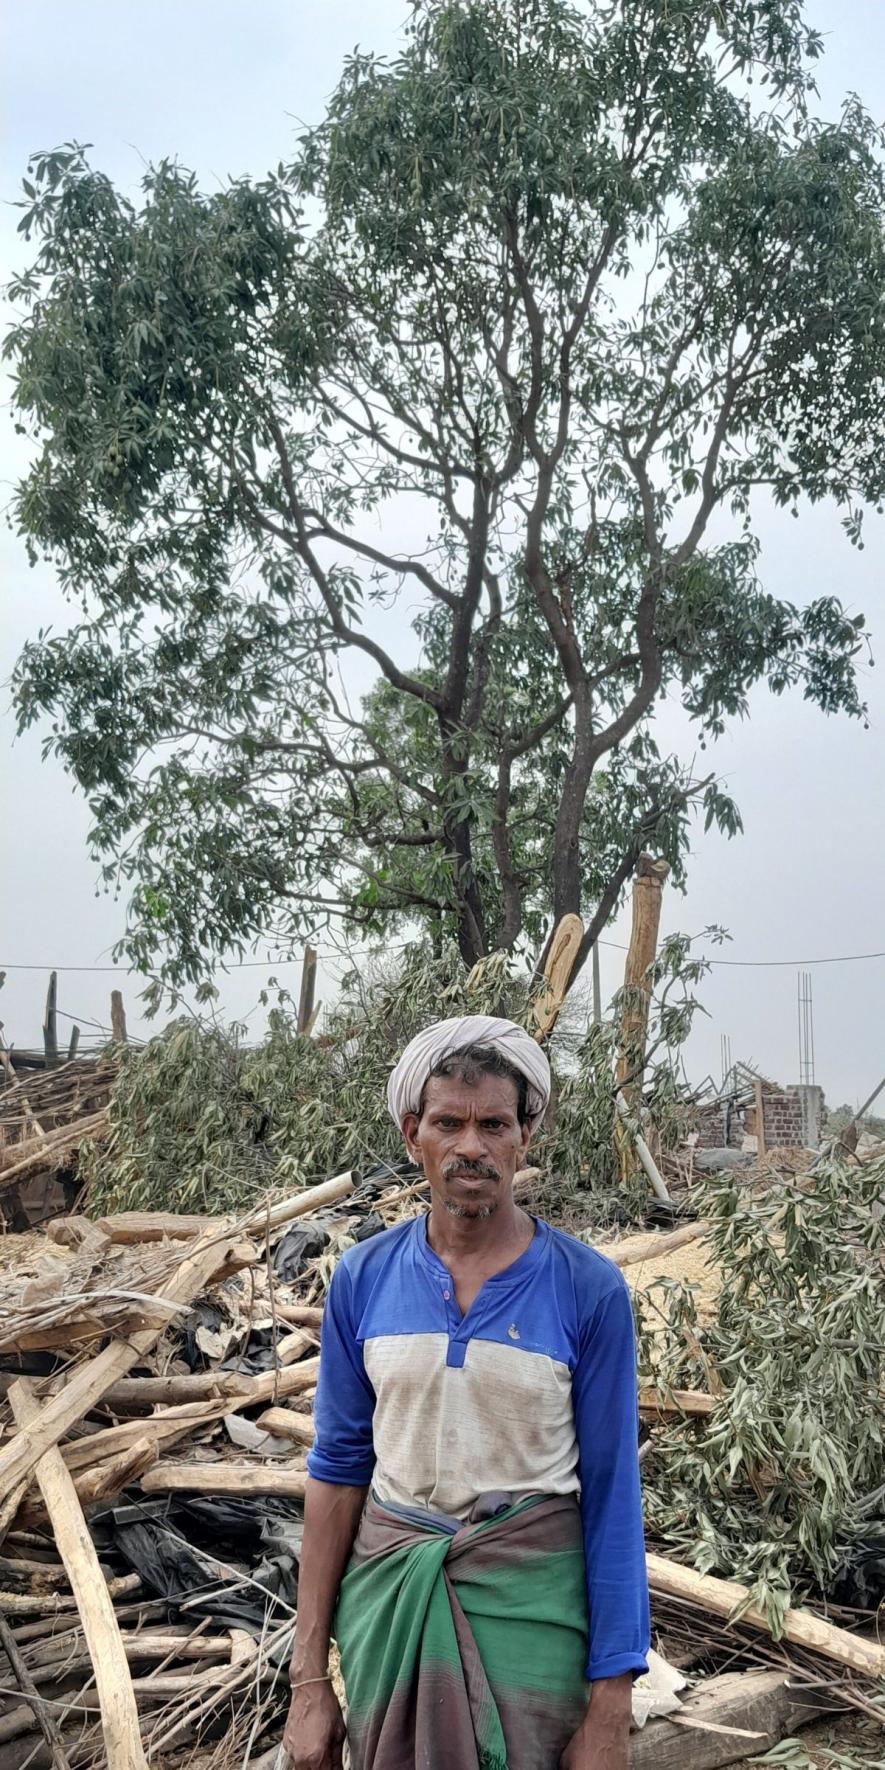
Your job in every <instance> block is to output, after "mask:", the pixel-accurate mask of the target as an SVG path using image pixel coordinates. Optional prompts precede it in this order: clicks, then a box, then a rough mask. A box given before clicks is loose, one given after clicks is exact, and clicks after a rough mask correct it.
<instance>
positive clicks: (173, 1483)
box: [141, 1462, 885, 1651]
mask: <svg viewBox="0 0 885 1770" xmlns="http://www.w3.org/2000/svg"><path fill="white" fill-rule="evenodd" d="M141 1486H142V1492H143V1493H236V1494H244V1493H271V1494H278V1495H280V1496H283V1497H285V1498H287V1499H292V1500H303V1498H304V1495H305V1492H306V1489H307V1470H306V1469H277V1468H271V1467H270V1465H266V1466H265V1465H263V1464H259V1465H258V1467H257V1468H256V1466H255V1464H254V1463H222V1462H218V1463H155V1464H154V1467H153V1468H152V1469H149V1470H148V1472H147V1474H146V1475H144V1476H143V1477H142V1482H141ZM883 1651H885V1650H883Z"/></svg>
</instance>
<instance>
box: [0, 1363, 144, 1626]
mask: <svg viewBox="0 0 885 1770" xmlns="http://www.w3.org/2000/svg"><path fill="white" fill-rule="evenodd" d="M22 1381H24V1378H22ZM107 1584H108V1593H109V1595H110V1597H111V1598H122V1597H126V1596H128V1594H129V1593H130V1592H138V1591H140V1589H141V1575H140V1574H137V1573H122V1574H121V1575H120V1577H119V1579H109V1580H108V1583H107ZM76 1608H77V1601H76V1599H75V1598H72V1597H69V1596H68V1595H67V1593H65V1595H64V1596H63V1597H60V1596H59V1594H58V1593H57V1592H49V1593H47V1592H0V1611H2V1612H4V1613H5V1614H6V1615H7V1616H32V1615H33V1613H34V1611H35V1610H39V1611H42V1612H43V1615H44V1617H45V1618H49V1619H51V1618H52V1617H53V1616H68V1615H69V1614H70V1612H71V1611H72V1610H76ZM45 1626H46V1624H45V1621H41V1622H39V1623H38V1624H37V1628H36V1633H37V1634H38V1635H39V1634H42V1633H43V1632H44V1630H45ZM19 1639H20V1640H21V1639H22V1634H21V1631H19Z"/></svg>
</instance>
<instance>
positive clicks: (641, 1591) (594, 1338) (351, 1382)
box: [285, 1015, 648, 1770]
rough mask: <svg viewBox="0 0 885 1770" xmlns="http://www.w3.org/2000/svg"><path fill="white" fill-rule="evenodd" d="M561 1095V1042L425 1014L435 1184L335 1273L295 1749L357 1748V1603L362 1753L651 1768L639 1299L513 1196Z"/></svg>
mask: <svg viewBox="0 0 885 1770" xmlns="http://www.w3.org/2000/svg"><path fill="white" fill-rule="evenodd" d="M549 1095H550V1072H549V1067H548V1064H547V1060H546V1058H545V1057H544V1055H543V1053H542V1052H541V1051H540V1049H539V1047H538V1046H537V1044H536V1043H535V1042H534V1041H533V1040H532V1039H531V1038H529V1036H528V1035H527V1034H526V1033H525V1032H524V1031H523V1030H522V1029H521V1028H520V1027H517V1026H515V1025H514V1024H513V1022H511V1021H508V1020H499V1019H493V1018H490V1017H487V1016H484V1015H470V1016H467V1017H465V1018H464V1019H460V1020H448V1021H443V1022H441V1023H440V1024H439V1025H437V1026H433V1027H430V1028H428V1029H427V1031H426V1032H424V1033H421V1034H419V1036H418V1037H417V1038H416V1039H413V1041H412V1043H411V1044H410V1045H409V1046H408V1047H407V1049H406V1051H405V1052H404V1053H403V1056H402V1058H401V1060H400V1062H399V1063H398V1065H397V1067H396V1069H395V1070H394V1071H393V1074H392V1076H391V1078H390V1083H389V1087H388V1100H389V1104H390V1109H391V1112H392V1114H393V1116H394V1118H395V1119H396V1122H397V1124H399V1125H400V1126H401V1128H402V1132H403V1135H404V1138H405V1142H406V1147H407V1149H408V1151H409V1155H410V1156H411V1157H412V1159H413V1160H414V1161H416V1162H418V1163H419V1164H420V1165H421V1166H422V1167H423V1169H424V1173H425V1175H426V1178H427V1180H428V1182H429V1185H430V1194H431V1205H430V1212H429V1215H427V1216H421V1217H418V1218H416V1219H414V1220H412V1221H410V1222H407V1223H403V1224H399V1225H397V1227H396V1228H394V1229H391V1230H388V1231H387V1232H386V1233H385V1234H383V1235H378V1236H375V1237H374V1238H373V1239H371V1240H370V1241H367V1242H363V1243H362V1244H361V1245H360V1246H359V1247H356V1248H352V1249H350V1250H349V1251H348V1252H347V1253H346V1254H345V1255H344V1258H343V1259H342V1261H341V1262H340V1264H339V1266H338V1268H337V1271H336V1273H335V1276H334V1278H333V1280H332V1284H331V1286H330V1289H329V1296H328V1300H327V1303H326V1309H325V1314H324V1318H323V1332H322V1349H321V1355H320V1376H319V1385H318V1391H317V1402H316V1441H315V1444H314V1447H313V1449H312V1451H311V1453H310V1457H309V1459H308V1471H309V1480H308V1487H307V1498H306V1502H305V1517H304V1544H303V1551H302V1560H301V1569H300V1581H299V1592H298V1626H297V1632H296V1640H295V1647H294V1651H293V1656H292V1665H291V1680H292V1705H291V1709H290V1712H289V1717H288V1720H287V1723H286V1732H285V1745H286V1749H287V1750H288V1752H289V1755H290V1757H291V1759H292V1760H293V1763H294V1765H295V1766H296V1770H338V1767H339V1766H340V1765H341V1762H342V1757H341V1753H342V1744H343V1740H344V1737H345V1727H344V1721H343V1718H342V1715H341V1711H340V1708H339V1706H338V1702H337V1700H336V1697H335V1694H334V1691H333V1688H332V1684H331V1681H330V1679H329V1677H328V1653H329V1642H330V1637H331V1633H332V1627H333V1618H334V1629H335V1636H336V1639H337V1642H338V1646H339V1650H340V1654H341V1669H342V1674H343V1677H344V1684H345V1689H346V1692H347V1710H348V1720H347V1736H348V1739H349V1745H350V1752H351V1761H352V1764H353V1766H354V1770H417V1767H420V1770H556V1767H557V1766H558V1765H560V1764H561V1765H562V1767H563V1770H626V1764H627V1736H628V1730H629V1723H630V1689H631V1684H632V1680H633V1678H634V1676H635V1675H636V1674H637V1673H640V1672H642V1671H644V1670H645V1654H646V1651H647V1648H648V1591H647V1586H646V1578H645V1557H644V1549H643V1539H642V1517H641V1508H640V1493H639V1466H638V1453H637V1401H636V1374H635V1363H634V1348H633V1329H632V1315H631V1309H630V1300H629V1295H628V1292H627V1287H626V1285H625V1283H624V1281H623V1278H622V1277H621V1274H620V1273H619V1272H618V1270H617V1268H616V1267H614V1266H612V1265H611V1264H610V1263H609V1262H608V1261H607V1260H605V1259H603V1258H602V1256H601V1255H599V1254H597V1253H595V1252H594V1251H593V1250H592V1249H591V1248H588V1247H586V1246H584V1245H583V1243H581V1242H578V1241H575V1240H573V1238H572V1237H571V1236H568V1235H565V1234H563V1233H561V1232H560V1231H559V1230H556V1229H553V1228H551V1227H550V1226H549V1225H548V1224H546V1223H544V1222H541V1221H540V1220H537V1219H535V1218H533V1217H530V1216H529V1215H528V1214H527V1212H525V1211H523V1210H521V1209H520V1207H519V1206H518V1205H517V1204H516V1203H515V1201H514V1198H513V1178H514V1174H515V1173H516V1170H517V1168H518V1167H519V1166H520V1165H521V1164H522V1161H523V1158H524V1156H525V1152H526V1148H527V1145H528V1142H529V1138H530V1136H531V1132H532V1130H533V1128H535V1127H536V1126H537V1125H538V1124H539V1123H540V1121H541V1119H542V1117H543V1114H544V1111H545V1109H546V1106H547V1102H548V1099H549ZM336 1603H337V1613H336ZM588 1685H589V1692H588ZM588 1696H589V1700H588Z"/></svg>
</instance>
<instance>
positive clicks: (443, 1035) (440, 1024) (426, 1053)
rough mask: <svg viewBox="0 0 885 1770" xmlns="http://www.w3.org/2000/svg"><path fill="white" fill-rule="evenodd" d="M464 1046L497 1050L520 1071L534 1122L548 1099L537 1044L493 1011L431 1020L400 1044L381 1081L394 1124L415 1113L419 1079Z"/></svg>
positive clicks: (546, 1073) (546, 1066)
mask: <svg viewBox="0 0 885 1770" xmlns="http://www.w3.org/2000/svg"><path fill="white" fill-rule="evenodd" d="M470 1045H485V1046H486V1047H488V1048H489V1049H490V1050H492V1051H497V1052H498V1054H499V1056H501V1057H503V1058H504V1059H505V1060H506V1062H507V1063H509V1064H510V1065H511V1067H512V1068H513V1069H515V1070H516V1071H517V1073H518V1074H519V1075H522V1076H525V1079H526V1082H527V1084H528V1090H527V1095H526V1111H527V1113H528V1116H529V1118H530V1119H531V1120H532V1122H533V1124H538V1123H539V1122H540V1120H541V1119H542V1118H543V1116H544V1113H545V1111H546V1109H547V1102H548V1100H549V1099H550V1065H549V1063H548V1062H547V1059H546V1057H545V1056H544V1053H543V1051H542V1050H541V1047H540V1045H537V1044H536V1043H535V1040H534V1039H532V1038H530V1037H529V1035H528V1033H527V1032H525V1030H524V1029H523V1027H521V1026H516V1025H515V1023H514V1022H513V1021H512V1020H499V1019H497V1018H496V1017H495V1015H493V1014H465V1015H463V1016H462V1017H461V1018H460V1019H458V1020H438V1021H436V1023H435V1025H433V1026H428V1027H425V1029H424V1031H423V1032H420V1033H418V1034H417V1036H416V1037H415V1038H414V1039H412V1040H411V1042H410V1043H409V1044H408V1045H407V1046H406V1048H405V1050H404V1052H403V1054H402V1056H401V1058H400V1060H399V1063H398V1064H397V1066H396V1068H395V1069H394V1070H393V1071H392V1072H391V1075H390V1079H389V1081H388V1083H387V1104H388V1106H389V1108H390V1113H391V1117H392V1118H393V1119H395V1121H396V1123H397V1124H398V1125H401V1124H402V1122H403V1119H404V1118H405V1115H406V1113H407V1112H420V1110H421V1096H422V1094H423V1093H424V1084H425V1082H426V1081H427V1077H428V1076H429V1074H430V1072H431V1070H432V1069H434V1068H435V1066H436V1065H437V1064H438V1063H439V1062H440V1060H441V1059H442V1058H444V1057H452V1056H454V1055H455V1053H456V1052H458V1051H465V1050H466V1049H467V1047H468V1046H470Z"/></svg>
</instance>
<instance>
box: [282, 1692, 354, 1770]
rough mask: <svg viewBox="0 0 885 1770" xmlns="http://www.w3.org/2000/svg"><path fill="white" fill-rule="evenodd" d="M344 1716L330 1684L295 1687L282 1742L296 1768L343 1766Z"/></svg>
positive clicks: (326, 1769) (337, 1768) (334, 1769)
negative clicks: (296, 1688) (298, 1688)
mask: <svg viewBox="0 0 885 1770" xmlns="http://www.w3.org/2000/svg"><path fill="white" fill-rule="evenodd" d="M344 1739H345V1727H344V1716H343V1715H342V1713H341V1705H340V1703H339V1701H338V1698H337V1696H336V1695H335V1692H334V1690H333V1689H332V1686H331V1684H330V1683H329V1682H328V1681H326V1680H324V1681H323V1682H322V1683H320V1684H303V1685H302V1686H301V1688H300V1690H293V1691H292V1701H291V1703H290V1705H289V1713H288V1715H287V1717H286V1726H285V1730H284V1733H283V1745H284V1747H285V1749H286V1751H287V1752H288V1754H289V1758H290V1760H291V1763H292V1766H293V1770H341V1764H342V1758H341V1748H342V1746H343V1744H344Z"/></svg>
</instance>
